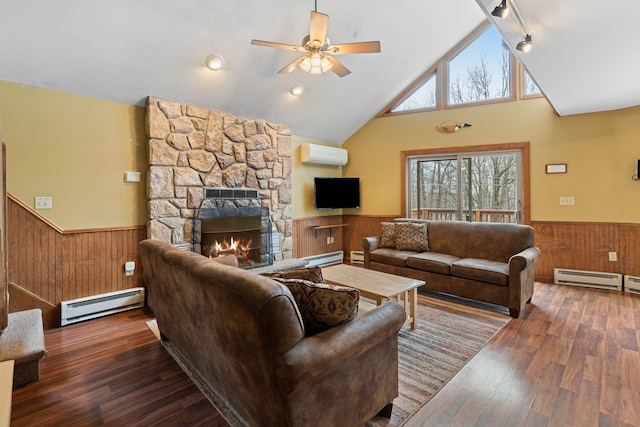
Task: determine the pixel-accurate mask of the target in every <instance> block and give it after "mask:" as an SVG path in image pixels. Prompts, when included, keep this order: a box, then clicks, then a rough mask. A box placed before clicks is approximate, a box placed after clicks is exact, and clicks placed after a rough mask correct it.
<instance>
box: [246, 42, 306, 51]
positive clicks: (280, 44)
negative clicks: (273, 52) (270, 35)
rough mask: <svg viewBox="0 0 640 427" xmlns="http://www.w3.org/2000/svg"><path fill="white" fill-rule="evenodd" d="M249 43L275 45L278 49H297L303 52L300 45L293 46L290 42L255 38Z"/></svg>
mask: <svg viewBox="0 0 640 427" xmlns="http://www.w3.org/2000/svg"><path fill="white" fill-rule="evenodd" d="M251 44H254V45H256V46H266V47H275V48H278V49H287V50H297V51H302V52H304V49H303V48H302V47H301V46H295V45H292V44H285V43H274V42H266V41H264V40H256V39H253V40H251Z"/></svg>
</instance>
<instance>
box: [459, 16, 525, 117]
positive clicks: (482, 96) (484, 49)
mask: <svg viewBox="0 0 640 427" xmlns="http://www.w3.org/2000/svg"><path fill="white" fill-rule="evenodd" d="M448 76H449V87H448V88H447V89H448V104H449V105H458V104H464V103H470V102H481V101H487V100H491V99H499V98H508V97H510V96H511V93H512V89H511V80H512V79H511V55H510V53H509V51H508V50H507V49H506V48H505V46H504V44H503V43H502V39H501V37H500V35H499V34H498V32H497V31H496V30H495V29H494V28H493V27H489V28H487V29H486V30H485V31H484V32H483V33H482V34H481V35H480V36H479V37H478V38H477V39H475V40H474V41H473V42H472V43H471V44H470V45H469V46H467V48H465V49H464V50H463V51H462V52H460V53H459V54H458V55H456V56H455V57H454V58H452V59H451V60H450V61H449V62H448Z"/></svg>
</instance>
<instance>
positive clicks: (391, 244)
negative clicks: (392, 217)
mask: <svg viewBox="0 0 640 427" xmlns="http://www.w3.org/2000/svg"><path fill="white" fill-rule="evenodd" d="M381 226H382V233H381V234H380V247H381V248H392V249H395V248H396V224H395V223H393V222H382V223H381Z"/></svg>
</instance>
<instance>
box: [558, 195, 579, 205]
mask: <svg viewBox="0 0 640 427" xmlns="http://www.w3.org/2000/svg"><path fill="white" fill-rule="evenodd" d="M560 204H561V205H563V206H573V205H575V204H576V198H575V197H574V196H560Z"/></svg>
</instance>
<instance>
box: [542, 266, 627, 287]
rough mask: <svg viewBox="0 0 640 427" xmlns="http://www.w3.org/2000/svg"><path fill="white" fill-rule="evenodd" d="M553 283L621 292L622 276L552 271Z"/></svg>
mask: <svg viewBox="0 0 640 427" xmlns="http://www.w3.org/2000/svg"><path fill="white" fill-rule="evenodd" d="M553 282H554V283H555V284H556V285H572V286H586V287H589V288H599V289H612V290H618V291H621V290H622V274H618V273H601V272H597V271H583V270H568V269H566V268H554V269H553Z"/></svg>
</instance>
